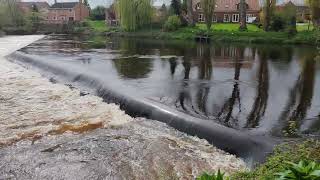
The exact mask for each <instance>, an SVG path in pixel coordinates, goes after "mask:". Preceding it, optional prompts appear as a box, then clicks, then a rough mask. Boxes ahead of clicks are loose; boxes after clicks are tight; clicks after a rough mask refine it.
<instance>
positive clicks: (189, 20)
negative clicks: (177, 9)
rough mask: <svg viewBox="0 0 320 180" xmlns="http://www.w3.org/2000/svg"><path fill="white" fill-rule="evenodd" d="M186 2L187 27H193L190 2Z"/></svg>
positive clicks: (190, 0)
mask: <svg viewBox="0 0 320 180" xmlns="http://www.w3.org/2000/svg"><path fill="white" fill-rule="evenodd" d="M185 1H187V2H186V3H187V14H188V24H189V26H194V25H195V22H194V19H193V13H192V11H193V10H192V0H185Z"/></svg>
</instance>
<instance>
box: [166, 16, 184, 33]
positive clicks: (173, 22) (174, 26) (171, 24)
mask: <svg viewBox="0 0 320 180" xmlns="http://www.w3.org/2000/svg"><path fill="white" fill-rule="evenodd" d="M180 26H181V20H180V18H179V16H176V15H175V16H169V18H168V20H167V21H166V22H165V23H164V26H163V28H164V30H165V31H176V30H178V29H179V27H180Z"/></svg>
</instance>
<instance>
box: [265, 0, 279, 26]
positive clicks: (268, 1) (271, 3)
mask: <svg viewBox="0 0 320 180" xmlns="http://www.w3.org/2000/svg"><path fill="white" fill-rule="evenodd" d="M264 1H265V3H264V7H263V10H262V13H263V15H262V17H263V29H264V30H265V31H269V30H270V29H271V28H270V26H271V19H272V17H273V13H274V9H275V5H276V0H264Z"/></svg>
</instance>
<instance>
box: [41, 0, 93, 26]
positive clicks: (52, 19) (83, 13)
mask: <svg viewBox="0 0 320 180" xmlns="http://www.w3.org/2000/svg"><path fill="white" fill-rule="evenodd" d="M87 17H89V8H88V7H87V6H86V5H85V4H84V3H83V2H82V0H79V2H56V3H54V4H53V5H52V6H51V7H50V8H49V12H48V16H47V19H46V22H47V23H50V24H64V23H68V22H79V21H83V20H85V18H87Z"/></svg>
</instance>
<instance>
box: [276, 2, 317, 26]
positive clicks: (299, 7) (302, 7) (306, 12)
mask: <svg viewBox="0 0 320 180" xmlns="http://www.w3.org/2000/svg"><path fill="white" fill-rule="evenodd" d="M286 6H294V7H295V9H296V11H297V20H298V21H308V20H310V18H311V15H310V8H309V7H308V6H307V5H306V4H305V3H304V1H302V0H284V2H283V3H282V4H279V5H277V10H278V11H282V10H283V9H284V8H285V7H286Z"/></svg>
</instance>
